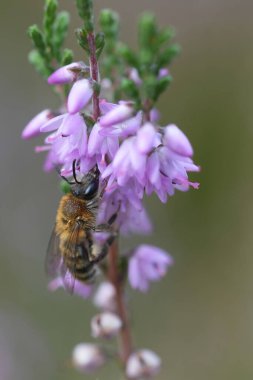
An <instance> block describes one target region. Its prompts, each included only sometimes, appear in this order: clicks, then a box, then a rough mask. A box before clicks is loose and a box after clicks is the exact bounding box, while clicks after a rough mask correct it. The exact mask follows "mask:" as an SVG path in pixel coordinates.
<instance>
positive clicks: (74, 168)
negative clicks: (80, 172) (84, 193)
mask: <svg viewBox="0 0 253 380" xmlns="http://www.w3.org/2000/svg"><path fill="white" fill-rule="evenodd" d="M72 170H73V177H74V180H75V182H76V183H78V184H79V185H81V184H82V182H79V181H78V180H77V178H76V160H74V161H73V163H72Z"/></svg>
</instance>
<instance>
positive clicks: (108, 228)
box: [95, 211, 118, 232]
mask: <svg viewBox="0 0 253 380" xmlns="http://www.w3.org/2000/svg"><path fill="white" fill-rule="evenodd" d="M117 216H118V211H117V212H115V213H114V214H112V216H111V217H110V219H109V220H108V222H107V223H103V224H99V225H98V226H96V229H95V232H114V231H113V229H112V225H113V223H114V222H115V220H116V218H117Z"/></svg>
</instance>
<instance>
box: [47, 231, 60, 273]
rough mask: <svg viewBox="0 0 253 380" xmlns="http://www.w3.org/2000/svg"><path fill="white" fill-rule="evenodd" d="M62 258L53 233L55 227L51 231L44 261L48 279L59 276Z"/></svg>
mask: <svg viewBox="0 0 253 380" xmlns="http://www.w3.org/2000/svg"><path fill="white" fill-rule="evenodd" d="M61 262H62V257H61V251H60V239H59V236H58V235H57V234H56V232H55V227H54V229H53V231H52V234H51V237H50V240H49V243H48V247H47V254H46V260H45V270H46V273H47V275H48V276H49V277H50V278H55V277H57V275H59V271H60V267H61Z"/></svg>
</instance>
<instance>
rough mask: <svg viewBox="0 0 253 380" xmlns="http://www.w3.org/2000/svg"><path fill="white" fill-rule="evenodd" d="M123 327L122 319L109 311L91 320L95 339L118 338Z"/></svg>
mask: <svg viewBox="0 0 253 380" xmlns="http://www.w3.org/2000/svg"><path fill="white" fill-rule="evenodd" d="M121 327H122V322H121V319H120V318H119V317H118V316H117V315H116V314H114V313H110V312H108V311H107V312H104V313H101V314H98V315H95V316H94V317H93V318H92V320H91V331H92V336H93V337H94V338H107V339H109V338H113V337H115V336H117V334H118V332H119V330H120V329H121Z"/></svg>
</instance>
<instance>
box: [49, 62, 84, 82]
mask: <svg viewBox="0 0 253 380" xmlns="http://www.w3.org/2000/svg"><path fill="white" fill-rule="evenodd" d="M86 69H87V66H86V65H85V64H84V63H83V62H73V63H70V64H69V65H66V66H63V67H60V68H59V69H58V70H56V71H55V72H53V74H51V75H50V76H49V77H48V79H47V82H48V84H52V85H58V84H67V83H72V82H74V81H75V80H76V79H77V78H78V74H80V72H81V71H82V70H86Z"/></svg>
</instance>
